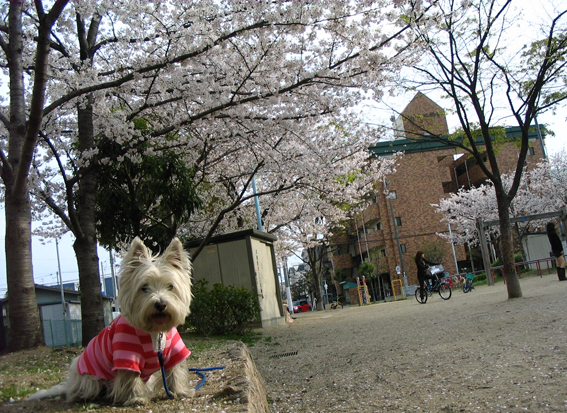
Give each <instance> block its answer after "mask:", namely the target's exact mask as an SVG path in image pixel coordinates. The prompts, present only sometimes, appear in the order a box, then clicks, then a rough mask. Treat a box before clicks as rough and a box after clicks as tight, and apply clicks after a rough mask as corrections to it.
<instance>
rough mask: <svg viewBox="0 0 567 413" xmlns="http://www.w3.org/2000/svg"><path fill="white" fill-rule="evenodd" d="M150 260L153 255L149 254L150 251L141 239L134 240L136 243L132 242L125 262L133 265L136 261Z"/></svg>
mask: <svg viewBox="0 0 567 413" xmlns="http://www.w3.org/2000/svg"><path fill="white" fill-rule="evenodd" d="M148 259H151V255H150V253H149V252H148V249H147V248H146V246H145V245H144V243H143V242H142V240H141V239H140V238H138V237H136V238H134V241H132V244H130V249H129V250H128V253H127V254H126V256H125V257H124V260H125V261H126V262H128V263H132V261H134V260H136V261H142V260H148Z"/></svg>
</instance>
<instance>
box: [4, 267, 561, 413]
mask: <svg viewBox="0 0 567 413" xmlns="http://www.w3.org/2000/svg"><path fill="white" fill-rule="evenodd" d="M521 286H522V292H523V295H524V296H523V298H519V299H513V300H508V299H507V291H506V286H505V285H503V284H502V283H500V284H497V285H496V286H491V287H487V286H483V287H477V288H475V289H474V290H473V291H472V292H470V293H468V294H463V293H462V292H461V291H460V290H458V291H455V292H454V294H453V296H452V298H451V299H450V300H448V301H443V300H442V299H441V298H440V297H439V296H438V295H437V296H433V297H431V298H430V299H429V301H428V303H427V304H425V305H420V304H418V303H417V302H416V301H415V299H414V298H413V297H410V298H408V299H407V300H404V301H397V302H392V303H381V304H374V305H370V306H365V307H358V306H356V307H354V306H353V307H345V308H344V309H338V310H328V311H319V312H309V313H302V314H297V315H296V316H297V318H296V320H295V321H294V322H293V323H291V324H288V325H285V326H280V327H273V328H269V329H264V330H262V333H263V338H262V340H260V341H259V342H257V343H256V344H255V345H253V346H251V347H250V348H249V350H250V352H251V354H252V356H253V360H254V362H255V364H256V366H257V368H258V371H259V372H260V373H261V375H262V377H263V379H264V382H265V384H266V390H267V398H268V402H269V404H270V411H271V412H272V413H276V412H281V413H287V412H305V413H308V412H347V413H354V412H365V413H366V412H426V413H427V412H429V413H434V412H443V413H449V412H511V413H515V412H532V413H539V412H565V411H567V282H564V283H563V282H559V281H558V280H557V277H556V275H555V274H551V275H544V276H543V278H540V277H530V278H524V279H522V280H521ZM186 343H187V345H188V347H189V348H192V347H193V348H194V354H195V356H197V357H195V358H193V359H192V360H191V361H190V363H191V364H192V366H193V367H212V366H219V365H226V366H227V369H226V370H224V371H222V372H220V371H215V372H210V373H207V381H206V383H205V385H204V386H203V387H202V388H201V389H200V390H199V391H198V392H197V396H196V397H195V398H193V399H187V400H173V401H169V400H166V399H164V398H160V399H156V400H154V401H152V402H151V403H150V404H149V405H146V406H143V407H130V408H124V407H111V406H107V405H104V404H84V405H80V404H74V405H67V404H65V403H64V402H63V401H61V400H47V401H43V402H40V403H37V404H33V405H30V404H29V403H25V402H22V401H19V400H14V401H12V402H0V411H2V412H7V413H16V412H18V413H19V412H39V411H41V412H50V413H56V412H67V411H86V412H90V411H92V412H97V413H110V412H117V413H118V412H145V413H149V412H177V413H181V412H225V413H232V412H243V411H246V405H245V404H242V403H241V401H240V400H238V397H236V395H237V393H236V392H235V391H234V389H235V388H236V387H237V384H238V383H239V382H241V381H242V373H243V370H242V368H241V363H240V362H239V361H238V360H236V359H235V357H234V356H233V354H234V353H232V352H231V348H233V347H238V346H239V345H240V344H238V343H230V342H227V343H224V344H221V345H219V346H217V347H215V346H213V347H210V348H206V349H200V348H199V347H200V345H197V346H196V345H195V344H196V343H193V344H192V343H191V342H188V341H186ZM69 351H71V353H69ZM74 355H75V354H74V351H73V350H69V349H64V350H50V349H46V348H43V349H38V350H35V351H33V352H25V353H17V354H13V355H5V356H2V357H0V391H1V392H2V394H5V392H7V391H10V390H11V389H13V388H15V387H17V388H28V389H30V388H45V387H48V386H50V385H52V384H54V383H57V382H58V381H60V379H61V378H62V377H63V376H64V373H65V371H66V366H67V364H68V360H69V359H70V358H72V357H73V356H74ZM199 381H200V379H199V378H198V377H196V378H195V381H194V382H193V384H194V385H197V384H198V383H199ZM10 386H14V387H10Z"/></svg>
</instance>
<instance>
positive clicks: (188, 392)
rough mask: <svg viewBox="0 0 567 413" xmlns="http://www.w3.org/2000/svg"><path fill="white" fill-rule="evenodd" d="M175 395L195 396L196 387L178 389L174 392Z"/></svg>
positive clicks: (178, 396) (182, 396) (183, 396)
mask: <svg viewBox="0 0 567 413" xmlns="http://www.w3.org/2000/svg"><path fill="white" fill-rule="evenodd" d="M174 394H175V397H177V398H180V399H182V398H189V397H193V396H195V389H184V390H179V389H178V390H177V391H176V392H174Z"/></svg>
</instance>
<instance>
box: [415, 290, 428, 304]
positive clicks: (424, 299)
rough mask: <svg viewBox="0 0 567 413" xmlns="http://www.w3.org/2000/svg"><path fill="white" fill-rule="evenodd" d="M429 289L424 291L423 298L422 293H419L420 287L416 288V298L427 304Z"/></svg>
mask: <svg viewBox="0 0 567 413" xmlns="http://www.w3.org/2000/svg"><path fill="white" fill-rule="evenodd" d="M427 296H428V294H427V290H425V291H424V292H423V298H421V294H420V293H419V288H417V289H416V290H415V299H416V301H417V302H418V303H420V304H425V303H426V302H427Z"/></svg>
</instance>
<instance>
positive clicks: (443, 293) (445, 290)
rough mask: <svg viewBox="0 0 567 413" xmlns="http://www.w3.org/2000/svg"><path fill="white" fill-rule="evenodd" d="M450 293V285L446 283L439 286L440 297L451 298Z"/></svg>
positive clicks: (451, 292) (451, 293)
mask: <svg viewBox="0 0 567 413" xmlns="http://www.w3.org/2000/svg"><path fill="white" fill-rule="evenodd" d="M451 295H453V291H452V290H451V287H449V286H448V285H447V284H441V285H440V286H439V296H440V297H441V298H442V299H444V300H448V299H449V298H451Z"/></svg>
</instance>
